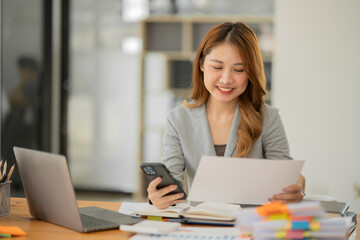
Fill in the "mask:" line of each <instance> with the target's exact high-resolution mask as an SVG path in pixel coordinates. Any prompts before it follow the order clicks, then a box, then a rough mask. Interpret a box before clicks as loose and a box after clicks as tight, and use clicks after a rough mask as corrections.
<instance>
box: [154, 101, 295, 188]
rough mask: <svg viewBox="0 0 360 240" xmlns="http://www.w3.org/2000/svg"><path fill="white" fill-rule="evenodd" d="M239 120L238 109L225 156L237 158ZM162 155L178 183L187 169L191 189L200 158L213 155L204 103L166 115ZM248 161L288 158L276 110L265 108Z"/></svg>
mask: <svg viewBox="0 0 360 240" xmlns="http://www.w3.org/2000/svg"><path fill="white" fill-rule="evenodd" d="M240 118H241V116H240V111H239V108H238V107H237V108H236V112H235V115H234V120H233V123H232V126H231V131H230V135H229V139H228V141H227V145H226V149H225V155H224V156H225V157H230V156H235V155H236V152H237V151H236V142H237V133H236V132H237V129H238V126H239V123H240ZM162 154H163V156H162V159H161V162H162V163H164V164H165V165H166V166H167V167H168V169H169V170H170V172H171V174H172V175H173V176H174V177H175V178H176V179H177V180H178V181H179V182H181V183H182V182H183V181H184V173H185V169H186V171H187V174H188V186H189V187H190V186H191V184H192V181H193V179H194V176H195V172H196V169H197V166H198V164H199V161H200V158H201V156H203V155H208V156H216V152H215V147H214V144H213V142H212V137H211V133H210V128H209V124H208V119H207V115H206V108H205V104H204V105H202V106H201V107H198V108H194V109H190V108H188V107H185V106H184V105H181V106H178V107H176V108H174V109H172V110H171V111H170V112H169V114H168V117H167V124H166V127H165V131H164V137H163V152H162ZM248 158H259V159H291V156H290V154H289V144H288V141H287V138H286V134H285V129H284V126H283V123H282V121H281V119H280V115H279V113H278V110H277V109H276V108H273V107H270V106H269V105H265V107H264V121H263V125H262V133H261V135H260V137H259V138H258V139H257V141H256V142H255V144H254V146H253V148H252V150H251V152H250V154H249V155H248Z"/></svg>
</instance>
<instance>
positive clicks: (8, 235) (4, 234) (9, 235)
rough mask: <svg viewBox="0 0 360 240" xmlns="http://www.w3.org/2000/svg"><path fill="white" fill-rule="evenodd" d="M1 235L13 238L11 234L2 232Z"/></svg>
mask: <svg viewBox="0 0 360 240" xmlns="http://www.w3.org/2000/svg"><path fill="white" fill-rule="evenodd" d="M0 237H8V238H11V234H6V233H0Z"/></svg>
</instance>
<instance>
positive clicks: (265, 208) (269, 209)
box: [256, 202, 289, 216]
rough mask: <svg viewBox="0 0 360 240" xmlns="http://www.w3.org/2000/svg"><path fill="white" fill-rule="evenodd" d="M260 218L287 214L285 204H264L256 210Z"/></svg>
mask: <svg viewBox="0 0 360 240" xmlns="http://www.w3.org/2000/svg"><path fill="white" fill-rule="evenodd" d="M256 211H257V213H258V214H259V215H260V216H269V215H272V214H289V211H288V209H287V206H286V204H283V203H281V202H271V203H265V204H264V205H262V206H260V207H257V208H256Z"/></svg>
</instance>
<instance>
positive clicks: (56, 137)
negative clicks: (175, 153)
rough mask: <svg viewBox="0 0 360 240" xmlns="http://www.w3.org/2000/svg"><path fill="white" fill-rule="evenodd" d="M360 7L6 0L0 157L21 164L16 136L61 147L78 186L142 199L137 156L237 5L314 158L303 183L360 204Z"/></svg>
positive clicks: (85, 194) (158, 131)
mask: <svg viewBox="0 0 360 240" xmlns="http://www.w3.org/2000/svg"><path fill="white" fill-rule="evenodd" d="M359 11H360V2H359V1H357V0H345V1H337V0H330V1H328V0H315V1H314V0H305V1H300V2H299V1H295V0H290V1H289V0H274V1H271V0H256V1H251V0H227V1H223V0H102V1H97V0H63V1H60V0H2V1H1V18H0V21H1V68H0V71H1V158H2V159H4V160H7V161H8V166H9V165H11V164H13V163H14V161H15V160H14V156H13V153H12V146H14V145H16V146H22V147H27V148H32V149H39V150H44V151H49V152H54V153H60V154H64V155H66V156H67V159H68V164H69V168H70V173H71V177H72V180H73V184H74V187H75V189H76V192H77V196H78V198H79V199H95V200H117V201H121V200H128V201H141V200H143V197H144V182H143V178H142V175H141V172H140V170H139V164H140V163H141V162H143V161H159V158H160V155H161V135H162V129H163V125H164V123H165V119H166V113H167V111H168V110H169V109H171V108H172V107H174V106H176V105H177V104H179V103H181V100H182V99H183V98H184V97H186V96H187V94H188V88H189V80H190V76H191V67H190V66H191V61H192V57H193V53H194V51H195V50H196V44H197V43H198V41H200V39H201V37H202V35H203V34H204V33H205V32H206V31H207V30H208V29H209V28H210V27H212V26H213V25H214V24H216V22H217V21H218V20H220V19H221V20H223V19H227V18H228V19H229V20H237V19H239V20H242V21H245V22H247V23H248V24H249V25H250V26H251V27H252V28H253V29H254V30H255V31H256V33H257V35H258V38H259V42H260V46H261V50H262V54H263V58H264V65H265V69H266V75H267V89H268V95H267V97H266V100H267V102H268V103H269V104H271V105H273V106H275V107H278V108H279V109H280V114H281V116H282V119H283V122H284V125H285V128H286V131H287V134H288V139H289V142H290V146H291V154H292V156H293V157H294V158H295V159H305V160H306V164H305V167H304V169H303V174H304V175H305V176H306V178H307V186H306V191H307V194H308V195H312V196H315V195H321V196H331V197H333V198H335V199H337V200H338V201H346V202H349V203H350V206H351V208H352V209H353V210H357V211H360V177H359V170H360V161H359V160H360V159H359V156H360V137H359V136H360V127H359V122H360V106H359V103H360V95H359V94H358V93H357V92H358V91H359V90H360V79H359V76H360V66H359V63H360V46H359V42H360V15H359V14H358V12H359ZM189 19H190V20H189ZM177 34H180V35H177ZM174 36H175V37H174ZM177 36H178V37H177ZM189 38H191V39H192V40H191V41H190V42H188V40H187V39H189ZM12 179H13V183H12V191H13V192H12V195H13V196H22V195H23V192H22V187H21V182H20V178H19V176H18V172H17V171H16V172H15V174H14V176H13V178H12Z"/></svg>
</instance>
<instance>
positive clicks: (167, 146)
mask: <svg viewBox="0 0 360 240" xmlns="http://www.w3.org/2000/svg"><path fill="white" fill-rule="evenodd" d="M175 119H176V117H175V116H174V115H172V114H171V112H170V114H169V115H168V118H167V123H166V126H165V130H164V136H163V149H162V159H161V162H162V163H163V164H164V165H165V166H166V167H167V168H168V169H169V171H170V173H171V175H172V176H173V177H174V178H175V179H176V180H177V181H179V183H180V184H181V185H183V181H184V173H185V165H186V164H185V158H184V154H183V151H182V148H181V142H180V139H179V134H178V129H177V128H176V120H175Z"/></svg>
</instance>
